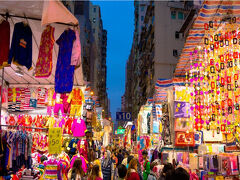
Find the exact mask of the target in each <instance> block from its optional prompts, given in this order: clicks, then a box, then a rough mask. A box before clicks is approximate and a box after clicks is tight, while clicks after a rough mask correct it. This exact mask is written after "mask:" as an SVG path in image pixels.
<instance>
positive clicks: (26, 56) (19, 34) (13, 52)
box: [8, 22, 32, 70]
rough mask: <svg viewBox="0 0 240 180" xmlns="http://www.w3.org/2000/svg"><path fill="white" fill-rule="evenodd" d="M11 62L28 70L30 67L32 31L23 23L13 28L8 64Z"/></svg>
mask: <svg viewBox="0 0 240 180" xmlns="http://www.w3.org/2000/svg"><path fill="white" fill-rule="evenodd" d="M12 61H13V62H14V63H15V64H17V65H21V66H25V67H26V68H27V69H28V70H30V68H31V67H32V30H31V28H30V27H29V26H28V25H25V24H24V23H23V22H19V23H16V24H15V26H14V31H13V37H12V43H11V49H10V52H9V57H8V64H11V63H12Z"/></svg>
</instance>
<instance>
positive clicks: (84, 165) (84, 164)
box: [70, 155, 87, 173]
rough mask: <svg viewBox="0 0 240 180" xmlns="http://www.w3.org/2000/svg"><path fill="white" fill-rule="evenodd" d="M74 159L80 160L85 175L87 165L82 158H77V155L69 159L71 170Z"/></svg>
mask: <svg viewBox="0 0 240 180" xmlns="http://www.w3.org/2000/svg"><path fill="white" fill-rule="evenodd" d="M76 158H80V159H81V160H82V169H83V171H84V172H85V173H86V172H87V163H86V160H85V159H84V157H83V156H79V155H75V156H73V157H72V159H71V163H70V166H71V168H72V167H73V163H74V161H75V159H76Z"/></svg>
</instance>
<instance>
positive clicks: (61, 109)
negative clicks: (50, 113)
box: [54, 104, 65, 116]
mask: <svg viewBox="0 0 240 180" xmlns="http://www.w3.org/2000/svg"><path fill="white" fill-rule="evenodd" d="M59 110H60V111H61V113H62V115H63V116H65V114H64V110H63V104H55V106H54V115H55V116H58V113H59Z"/></svg>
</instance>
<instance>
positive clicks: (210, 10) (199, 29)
mask: <svg viewBox="0 0 240 180" xmlns="http://www.w3.org/2000/svg"><path fill="white" fill-rule="evenodd" d="M227 14H232V15H233V16H235V17H237V22H238V23H239V17H240V1H230V0H222V1H211V0H210V1H204V3H203V6H202V8H201V9H200V11H199V13H198V16H197V18H196V19H195V21H194V23H193V26H192V28H191V30H190V31H189V35H188V37H187V39H186V42H185V45H184V48H183V50H182V53H181V56H180V58H179V61H178V64H177V67H176V70H175V74H174V75H175V76H184V75H185V73H186V72H188V71H189V70H190V58H189V57H190V52H193V50H194V48H196V47H197V46H201V45H203V40H202V38H203V36H204V34H205V30H204V24H205V23H209V21H213V22H217V23H219V22H220V21H221V20H222V18H223V17H224V16H226V15H227Z"/></svg>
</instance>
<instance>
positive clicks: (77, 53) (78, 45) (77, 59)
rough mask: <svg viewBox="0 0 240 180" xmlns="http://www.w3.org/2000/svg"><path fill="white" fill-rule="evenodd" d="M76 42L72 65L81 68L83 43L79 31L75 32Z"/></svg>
mask: <svg viewBox="0 0 240 180" xmlns="http://www.w3.org/2000/svg"><path fill="white" fill-rule="evenodd" d="M75 35H76V40H75V41H74V43H73V49H72V57H71V65H72V66H79V65H80V63H81V43H80V35H79V33H78V30H75Z"/></svg>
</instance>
